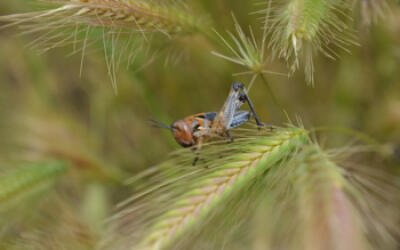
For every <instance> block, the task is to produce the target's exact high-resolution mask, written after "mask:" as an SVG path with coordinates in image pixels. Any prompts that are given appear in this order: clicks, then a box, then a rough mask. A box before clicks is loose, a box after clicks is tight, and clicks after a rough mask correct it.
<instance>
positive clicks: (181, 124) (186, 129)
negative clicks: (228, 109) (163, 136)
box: [171, 112, 215, 147]
mask: <svg viewBox="0 0 400 250" xmlns="http://www.w3.org/2000/svg"><path fill="white" fill-rule="evenodd" d="M214 117H215V112H210V113H199V114H195V115H191V116H188V117H185V118H184V119H182V120H177V121H175V122H174V123H172V125H171V130H172V134H173V135H174V138H175V140H176V141H177V142H178V143H179V144H180V145H181V146H183V147H191V146H193V145H196V144H197V142H198V138H199V136H196V132H197V131H203V130H205V129H210V128H211V126H212V124H213V120H214ZM206 136H207V135H203V137H202V138H203V139H204V138H205V137H206Z"/></svg>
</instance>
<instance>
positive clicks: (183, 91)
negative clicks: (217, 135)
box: [0, 0, 400, 249]
mask: <svg viewBox="0 0 400 250" xmlns="http://www.w3.org/2000/svg"><path fill="white" fill-rule="evenodd" d="M257 2H258V1H239V0H232V1H223V0H221V1H220V0H218V1H212V0H202V1H192V2H189V3H188V5H190V6H194V8H195V9H196V10H197V11H198V12H203V13H207V15H208V16H209V18H210V19H212V23H214V24H215V28H216V29H217V30H218V31H219V32H220V33H221V34H225V33H224V32H225V31H226V30H233V29H234V28H233V21H232V18H231V15H230V14H231V12H233V13H234V14H235V16H236V18H237V19H238V22H239V23H240V24H241V25H242V27H248V25H249V24H251V25H252V26H253V29H254V31H255V33H256V36H257V37H260V36H261V34H262V31H261V29H260V25H259V23H258V22H259V21H258V19H257V16H255V15H249V13H250V12H253V11H256V10H258V8H259V7H258V6H257V5H256V4H255V3H257ZM357 6H358V5H355V7H354V8H355V11H354V12H355V13H354V19H355V22H354V23H353V24H351V25H352V26H353V27H354V29H355V30H356V37H357V39H358V42H359V43H360V46H354V45H352V46H349V49H350V51H351V53H346V52H343V51H338V52H339V53H340V57H339V58H338V59H336V60H335V61H333V60H330V59H328V58H326V57H324V56H323V55H321V54H319V55H318V56H317V57H315V58H314V60H315V66H316V67H315V87H310V86H307V85H306V83H305V80H304V79H305V77H304V74H302V72H301V70H299V71H298V72H296V73H295V74H294V75H293V76H292V77H290V78H287V77H283V76H276V75H266V78H267V80H268V82H269V84H270V86H271V88H272V89H273V91H274V93H275V95H276V97H277V99H278V100H279V102H280V103H281V105H282V106H284V107H285V109H286V111H287V113H288V115H289V117H290V118H291V119H293V120H296V119H297V117H298V118H300V119H301V121H302V122H303V123H304V125H305V127H306V128H308V129H311V128H314V127H321V126H329V127H337V128H340V127H344V128H350V129H354V130H356V131H360V132H362V133H365V134H366V135H368V136H370V137H372V138H373V139H375V140H376V141H378V142H379V143H382V145H386V146H388V147H387V149H388V151H387V152H388V155H387V161H386V162H385V165H386V166H389V167H390V168H391V169H392V171H394V172H399V170H400V169H399V168H398V167H399V165H400V164H399V162H398V161H396V160H395V159H394V158H395V154H394V152H395V151H396V146H398V145H400V7H399V6H398V4H395V3H393V4H392V5H391V7H390V11H388V12H386V13H385V15H384V17H382V18H379V19H378V21H377V22H376V23H373V24H371V25H370V26H365V25H363V23H362V17H361V16H360V13H359V12H358V11H357V8H358V7H357ZM36 8H39V7H37V6H36V5H35V4H34V3H27V1H22V0H18V1H17V0H14V1H2V2H0V15H7V14H12V13H19V12H24V11H31V10H34V9H36ZM245 31H247V29H246V28H245ZM18 34H19V30H18V28H17V27H12V28H9V29H1V30H0V126H1V127H0V141H1V143H0V169H1V171H2V172H5V173H6V172H7V171H9V170H10V169H12V168H14V166H19V165H24V164H26V163H29V162H47V161H54V160H57V161H62V162H67V164H68V165H70V166H72V167H70V168H68V173H67V175H66V176H64V177H62V178H61V179H60V180H59V182H60V183H59V184H57V185H55V186H54V187H53V188H52V189H51V190H50V191H47V192H48V193H46V195H45V196H44V197H43V196H38V197H40V199H39V198H33V199H32V200H34V202H32V200H30V201H29V202H28V203H27V204H29V205H27V206H29V207H32V209H29V211H26V210H25V211H24V212H23V214H25V213H26V215H25V217H24V216H20V214H19V215H18V216H12V215H10V213H9V212H7V211H3V212H2V218H3V219H2V220H4V218H7V219H6V220H5V221H6V224H7V225H8V226H7V228H6V227H5V228H4V229H3V230H1V235H0V237H2V239H4V240H0V241H1V242H3V244H4V246H5V247H9V246H10V245H8V243H11V242H15V240H17V241H18V242H19V243H20V244H19V246H24V244H25V240H26V239H33V241H34V242H37V244H38V245H40V244H41V238H40V237H38V236H37V235H36V234H34V233H33V232H34V231H35V230H36V228H41V229H43V228H47V226H48V225H47V224H51V223H50V222H49V218H53V222H54V221H60V220H67V224H69V225H70V226H71V228H74V230H71V231H70V232H71V235H69V234H65V233H63V234H62V237H64V238H65V239H66V240H68V239H76V237H78V238H79V239H80V240H79V241H78V242H75V243H76V244H77V246H76V248H75V247H74V248H75V249H78V246H79V247H82V246H84V247H82V248H83V249H85V248H87V247H89V248H90V246H91V244H93V242H95V240H94V239H95V238H96V237H97V235H98V234H97V233H99V231H101V228H102V227H101V225H100V224H98V222H99V221H101V219H103V218H106V217H107V216H109V215H110V214H111V211H112V207H113V206H114V205H115V204H116V203H117V202H119V201H121V200H123V199H125V198H126V197H128V196H129V195H130V194H132V192H134V187H131V186H127V185H124V182H123V181H124V179H125V178H128V177H130V176H133V175H134V174H136V173H138V172H140V171H142V170H145V169H147V168H149V167H150V166H153V165H155V164H157V163H159V162H161V161H162V160H163V159H166V158H167V157H168V153H170V152H172V151H173V150H174V149H177V148H179V146H178V145H177V143H176V142H175V141H174V140H173V138H172V136H171V134H170V132H169V131H166V130H162V129H157V128H154V127H153V126H152V125H151V123H149V121H148V118H150V117H152V118H155V119H158V120H161V121H163V122H165V123H167V124H169V123H171V122H172V121H174V120H177V119H180V118H183V117H185V116H187V115H191V114H194V113H199V112H204V111H218V110H219V109H220V107H221V106H222V104H223V102H224V101H225V98H226V96H227V94H228V92H229V89H230V86H231V84H232V82H233V81H242V82H244V83H248V82H249V80H250V77H247V76H241V77H234V76H232V74H233V73H237V72H240V71H243V69H242V68H241V67H239V66H237V65H234V64H232V63H229V62H227V61H224V60H223V59H221V58H218V57H216V56H214V55H212V54H211V51H213V50H215V51H218V52H221V53H226V52H227V50H224V47H223V46H222V43H221V45H220V46H219V47H218V45H216V44H211V43H210V42H208V41H207V40H205V39H203V38H202V37H200V36H188V37H184V38H178V39H177V40H174V41H171V40H169V39H168V38H167V37H163V38H158V39H161V40H162V39H164V41H162V42H163V44H164V45H162V46H166V48H165V49H163V50H162V51H161V52H159V53H157V52H156V50H155V49H154V51H152V49H151V48H150V49H149V50H150V52H149V53H147V54H146V53H140V54H139V55H138V56H137V58H136V59H135V61H134V62H133V64H132V65H130V66H127V65H122V66H121V69H120V70H118V72H117V74H118V78H117V84H118V94H117V95H116V94H115V93H114V90H113V88H112V84H111V80H110V78H109V77H108V74H107V67H106V63H105V60H104V52H103V50H102V47H101V46H102V45H101V44H100V45H96V44H95V45H93V46H91V47H90V48H88V50H87V52H86V55H85V58H84V66H83V72H82V76H80V64H81V54H80V53H77V54H75V55H71V56H68V54H70V53H71V51H72V50H71V47H69V46H66V47H63V48H57V49H53V50H50V51H49V52H47V53H44V54H41V53H39V51H37V50H35V49H29V48H26V45H27V44H28V43H29V42H30V41H31V40H32V39H34V37H33V36H32V35H26V36H19V35H18ZM171 44H172V45H171ZM268 69H269V70H273V71H277V72H287V68H286V65H285V63H284V62H283V61H279V60H275V61H273V62H270V63H269V65H268ZM250 97H251V98H252V100H253V102H254V104H255V107H256V110H257V112H258V113H259V115H260V117H261V120H262V121H265V122H268V123H271V124H274V125H278V126H280V125H284V124H285V123H286V122H287V120H286V118H285V117H283V116H282V115H281V112H280V111H279V109H278V107H277V106H276V105H275V104H274V103H273V102H272V101H271V99H270V98H269V95H268V90H267V88H266V87H265V85H264V83H263V82H262V81H261V80H260V79H258V80H257V81H256V82H255V84H254V86H253V88H252V90H251V91H250ZM319 139H320V141H321V144H322V145H326V146H341V145H346V144H347V143H349V142H350V141H351V140H349V138H348V137H346V136H331V134H329V133H327V134H325V135H322V136H321V138H319ZM392 153H393V154H392ZM399 154H400V153H399ZM398 157H399V158H400V156H398ZM378 167H379V166H378ZM93 204H95V205H93ZM99 204H102V205H99ZM17 207H19V209H21V203H19V205H17ZM33 211H36V212H33ZM37 211H39V213H38V212H37ZM12 214H14V215H16V214H17V213H12ZM60 215H61V216H60ZM49 216H50V217H49ZM14 217H18V218H14ZM11 222H12V223H11ZM53 222H52V223H53ZM59 223H60V224H63V222H59ZM33 225H35V226H33ZM64 225H65V223H64ZM62 232H64V231H62ZM57 233H58V231H57V230H54V231H53V232H52V234H54V235H57ZM31 234H32V235H33V236H32V235H31ZM27 235H28V236H27ZM60 235H61V234H60ZM60 235H59V236H60ZM29 237H33V238H29ZM35 237H37V238H35ZM48 237H50V236H48ZM53 237H54V238H57V236H53ZM68 237H70V238H68ZM28 241H29V240H27V242H28ZM29 242H32V241H29ZM47 243H48V242H47ZM71 244H72V243H71ZM53 245H56V244H53ZM22 248H23V247H22ZM71 249H72V248H71Z"/></svg>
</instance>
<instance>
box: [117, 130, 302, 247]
mask: <svg viewBox="0 0 400 250" xmlns="http://www.w3.org/2000/svg"><path fill="white" fill-rule="evenodd" d="M268 130H269V129H266V130H265V131H260V132H258V131H257V130H254V129H251V130H250V131H248V132H247V136H243V137H242V138H240V139H239V138H238V139H237V140H236V141H237V142H235V143H232V144H227V145H213V146H209V147H206V148H205V149H204V150H203V151H202V153H201V157H202V158H203V159H201V160H200V162H199V164H198V165H197V166H196V167H195V168H193V167H192V166H191V162H192V160H193V155H192V154H191V153H190V152H183V151H180V153H179V155H177V157H176V158H174V159H172V160H170V161H167V162H166V163H165V164H163V165H162V166H160V167H159V169H157V172H158V174H157V175H155V176H154V177H153V178H154V180H156V181H157V182H158V184H157V183H155V184H154V186H152V187H151V188H150V189H148V190H145V191H144V192H142V193H139V194H138V195H137V196H135V197H133V198H132V199H131V200H129V201H128V202H126V203H124V204H123V207H125V209H123V210H122V211H121V212H120V213H119V214H117V215H116V216H115V218H114V220H115V222H117V225H118V226H117V229H116V231H115V232H114V233H113V234H112V235H113V236H115V233H116V234H119V235H124V237H123V239H121V242H122V243H121V245H120V247H121V249H123V248H127V247H129V248H130V249H164V248H166V247H168V246H169V247H171V248H172V249H179V248H180V247H178V245H180V244H184V243H182V240H183V238H185V239H187V237H182V235H186V234H187V233H189V235H190V232H191V229H193V228H196V226H198V225H199V224H202V223H204V222H205V221H208V220H209V219H211V218H212V217H213V214H214V212H215V210H218V208H219V207H220V206H221V205H222V204H223V203H224V202H226V201H229V200H230V198H232V195H234V196H235V197H236V195H239V196H242V194H240V192H241V191H240V190H242V191H243V192H246V190H247V188H248V187H249V186H251V185H253V183H254V182H255V181H256V179H257V178H258V176H259V175H262V173H263V172H264V171H266V170H267V169H268V168H269V167H270V166H272V165H273V164H275V163H276V162H277V161H279V160H281V159H282V158H284V157H285V156H286V155H288V154H289V153H290V152H291V151H292V150H294V149H295V148H297V147H298V146H300V145H302V144H303V143H305V141H306V140H307V139H306V138H307V135H306V134H307V133H306V131H304V130H302V129H295V128H293V129H282V130H281V129H279V130H276V131H274V132H273V133H272V134H271V132H268ZM188 153H189V154H188ZM183 155H185V156H183ZM187 157H189V158H187ZM185 158H186V159H185ZM232 219H233V220H234V218H232ZM125 223H126V224H125ZM192 236H193V235H192ZM189 237H190V236H189ZM190 238H191V237H190ZM112 241H113V242H115V238H114V239H113V240H112ZM176 244H178V245H176ZM112 248H113V249H115V244H113V245H112Z"/></svg>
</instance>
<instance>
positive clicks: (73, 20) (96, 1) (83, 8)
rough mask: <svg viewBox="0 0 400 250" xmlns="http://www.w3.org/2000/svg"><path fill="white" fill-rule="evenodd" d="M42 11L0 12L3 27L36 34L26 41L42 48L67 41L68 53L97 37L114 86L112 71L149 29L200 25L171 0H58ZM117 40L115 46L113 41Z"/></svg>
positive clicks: (175, 31)
mask: <svg viewBox="0 0 400 250" xmlns="http://www.w3.org/2000/svg"><path fill="white" fill-rule="evenodd" d="M48 2H50V3H53V4H54V5H55V7H54V8H50V9H47V10H43V11H38V12H31V13H24V14H14V15H7V16H1V17H0V21H4V22H8V24H5V25H3V26H2V27H3V28H6V27H10V26H19V27H20V28H21V29H22V30H23V32H22V34H32V33H34V34H38V37H37V38H35V39H33V41H32V42H30V43H29V44H28V46H31V47H38V46H39V47H40V48H42V50H43V52H46V51H48V50H50V49H53V48H56V47H61V46H65V45H72V46H73V53H77V52H80V53H82V60H81V73H82V68H83V59H84V56H85V53H86V50H87V47H88V46H89V45H91V44H93V43H96V42H97V41H102V42H103V44H104V50H105V59H106V63H107V68H108V74H109V76H110V78H111V80H112V83H113V87H114V89H115V91H117V85H116V78H117V75H116V72H117V71H118V69H119V67H120V63H121V60H122V59H124V60H126V61H127V63H128V64H130V63H132V61H133V60H134V58H135V56H136V55H137V54H138V53H139V52H141V51H143V46H144V45H145V44H148V43H149V41H150V40H151V36H152V35H153V34H164V35H166V36H167V37H168V38H171V37H172V36H174V35H175V36H176V35H179V34H180V35H184V34H189V33H195V32H202V31H204V30H205V28H204V27H205V26H204V25H205V23H206V22H205V20H204V19H202V18H199V17H197V16H195V15H193V14H192V13H190V12H189V10H188V8H186V7H184V6H183V5H181V4H178V3H176V2H172V1H168V2H158V1H143V0H59V1H52V0H49V1H48ZM117 44H118V46H117ZM78 45H81V47H80V48H79V47H78Z"/></svg>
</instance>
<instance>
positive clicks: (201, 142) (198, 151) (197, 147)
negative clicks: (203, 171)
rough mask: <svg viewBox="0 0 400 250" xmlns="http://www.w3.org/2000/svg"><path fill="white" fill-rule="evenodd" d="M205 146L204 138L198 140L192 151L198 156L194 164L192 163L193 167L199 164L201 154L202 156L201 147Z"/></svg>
mask: <svg viewBox="0 0 400 250" xmlns="http://www.w3.org/2000/svg"><path fill="white" fill-rule="evenodd" d="M202 146H203V137H200V138H199V139H198V140H197V144H196V146H195V147H194V148H193V149H192V151H193V152H194V153H195V154H196V156H195V157H194V159H193V163H192V166H196V164H197V161H198V160H199V158H200V157H199V154H200V150H201V147H202Z"/></svg>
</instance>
